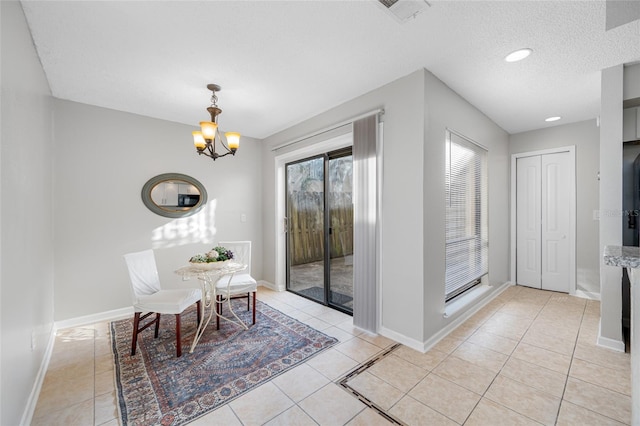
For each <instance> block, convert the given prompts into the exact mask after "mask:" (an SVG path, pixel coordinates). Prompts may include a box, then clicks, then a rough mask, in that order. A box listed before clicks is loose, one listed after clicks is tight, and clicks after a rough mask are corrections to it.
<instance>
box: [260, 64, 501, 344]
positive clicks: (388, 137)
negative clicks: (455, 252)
mask: <svg viewBox="0 0 640 426" xmlns="http://www.w3.org/2000/svg"><path fill="white" fill-rule="evenodd" d="M376 108H383V109H384V111H385V113H384V115H383V116H382V121H383V122H384V157H383V169H384V179H383V189H382V191H383V194H382V197H383V205H382V239H383V246H382V247H383V248H382V250H383V252H382V259H383V260H382V262H383V265H382V279H381V281H382V289H381V291H382V328H383V332H385V333H387V334H389V335H392V336H393V337H396V338H398V337H402V338H403V341H404V342H409V343H413V344H415V345H416V346H419V345H420V344H422V343H424V342H425V341H427V340H428V339H429V338H430V337H432V336H433V335H434V334H436V333H437V332H438V331H439V330H440V329H441V328H442V327H444V326H445V325H446V324H447V322H448V321H451V320H452V319H455V318H450V319H449V320H445V319H444V318H443V312H444V199H445V198H444V143H445V139H444V138H445V127H447V126H448V127H451V128H453V129H455V130H458V131H460V132H462V133H463V134H466V135H467V136H469V137H470V138H473V139H475V140H477V141H478V142H480V143H482V144H484V145H485V146H488V147H489V148H490V167H489V170H490V184H489V185H490V204H491V207H490V229H491V230H490V238H492V242H491V259H492V260H491V266H490V267H491V272H490V273H491V278H492V282H496V283H502V282H505V281H506V280H507V276H508V266H509V265H508V222H509V215H508V147H507V134H506V132H504V131H503V130H501V129H500V128H499V127H498V126H496V125H495V124H494V123H492V122H491V121H490V120H489V119H488V118H487V117H486V116H484V115H483V114H482V113H480V112H479V111H477V110H476V109H475V108H474V107H473V106H471V105H470V104H469V103H467V102H466V101H464V100H463V99H462V98H460V97H459V96H457V95H456V94H455V93H454V92H453V91H451V90H450V89H449V88H448V87H446V86H445V85H444V84H443V83H442V82H440V81H439V80H438V79H437V78H436V77H434V76H433V75H432V74H431V73H429V72H428V71H426V70H423V69H421V70H418V71H416V72H414V73H412V74H410V75H408V76H406V77H403V78H400V79H398V80H396V81H393V82H391V83H389V84H387V85H385V86H382V87H380V88H378V89H376V90H373V91H371V92H369V93H366V94H364V95H362V96H360V97H358V98H356V99H353V100H351V101H349V102H346V103H344V104H342V105H340V106H338V107H336V108H333V109H331V110H329V111H326V112H325V113H322V114H320V115H318V116H316V117H314V118H312V119H309V120H307V121H305V122H303V123H300V124H298V125H296V126H293V127H291V128H289V129H287V130H285V131H282V132H280V133H278V134H275V135H273V136H270V137H269V138H267V139H266V140H265V141H264V142H265V143H264V146H263V157H264V163H265V169H264V174H263V176H264V184H263V193H264V196H263V212H264V222H263V226H264V241H265V247H264V253H265V257H264V272H265V274H264V276H265V279H267V280H268V281H272V282H273V280H274V279H275V261H276V259H275V255H274V253H275V247H274V246H273V245H272V244H271V242H272V241H275V235H276V232H280V231H279V229H278V230H277V231H276V226H275V224H276V218H275V210H276V209H275V204H274V203H275V201H274V193H275V174H274V153H273V152H272V151H271V149H272V148H273V147H275V146H278V145H279V144H282V143H286V142H288V141H291V140H295V139H296V138H299V137H302V136H305V135H307V134H311V133H313V132H316V131H318V130H320V129H323V128H326V127H329V126H331V125H333V124H336V123H340V122H343V121H344V120H348V119H350V118H352V117H355V116H358V115H360V114H362V113H365V112H368V111H371V110H374V109H376ZM434 200H441V201H442V203H441V204H442V206H441V207H437V204H436V202H435V201H434ZM505 224H506V225H505ZM275 284H282V283H275Z"/></svg>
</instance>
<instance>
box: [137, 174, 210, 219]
mask: <svg viewBox="0 0 640 426" xmlns="http://www.w3.org/2000/svg"><path fill="white" fill-rule="evenodd" d="M142 202H143V203H144V205H145V206H147V208H148V209H149V210H151V211H152V212H154V213H155V214H159V215H160V216H164V217H172V218H178V217H187V216H191V215H193V214H196V213H197V212H199V211H200V210H201V209H202V208H203V207H204V205H205V204H206V202H207V191H206V190H205V189H204V186H202V184H201V183H200V182H198V180H196V179H194V178H192V177H191V176H187V175H183V174H180V173H164V174H161V175H158V176H155V177H152V178H151V179H149V180H148V181H147V183H145V184H144V186H143V187H142Z"/></svg>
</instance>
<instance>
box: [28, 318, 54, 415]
mask: <svg viewBox="0 0 640 426" xmlns="http://www.w3.org/2000/svg"><path fill="white" fill-rule="evenodd" d="M55 341H56V328H55V325H52V327H51V331H50V332H49V341H48V342H47V348H46V350H45V351H44V356H43V357H42V362H41V363H40V369H39V370H38V374H37V375H36V380H35V381H34V383H33V388H32V389H31V394H30V395H29V399H28V400H27V405H26V407H25V409H24V412H23V413H22V419H21V420H20V424H21V425H30V424H31V421H32V420H33V414H34V413H35V411H36V405H37V404H38V398H39V397H40V391H41V390H42V383H44V378H45V376H46V375H47V369H48V368H49V361H51V354H52V353H53V344H54V343H55Z"/></svg>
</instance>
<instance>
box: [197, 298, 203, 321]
mask: <svg viewBox="0 0 640 426" xmlns="http://www.w3.org/2000/svg"><path fill="white" fill-rule="evenodd" d="M201 305H202V303H201V302H200V301H199V300H198V301H197V302H196V308H197V310H198V323H197V325H200V320H201V318H200V317H201V312H202V308H201Z"/></svg>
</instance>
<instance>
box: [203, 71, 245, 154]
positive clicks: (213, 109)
mask: <svg viewBox="0 0 640 426" xmlns="http://www.w3.org/2000/svg"><path fill="white" fill-rule="evenodd" d="M207 89H209V90H211V106H210V107H209V108H207V111H209V114H211V121H201V122H200V130H199V131H194V132H192V134H193V144H194V145H195V146H196V150H197V151H198V154H199V155H202V154H204V155H206V156H207V157H211V158H213V161H215V160H216V159H217V158H220V157H224V156H225V155H229V154H231V155H235V154H236V151H237V150H238V147H239V146H240V133H236V132H226V133H225V134H224V137H225V139H226V140H227V142H226V143H225V142H224V140H223V139H222V136H221V135H220V132H218V115H220V114H221V113H222V110H221V109H220V108H218V97H217V96H216V92H219V91H220V86H218V85H217V84H207ZM216 142H218V143H219V144H220V146H221V147H222V148H223V149H224V153H223V154H220V153H218V152H217V151H216Z"/></svg>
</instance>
